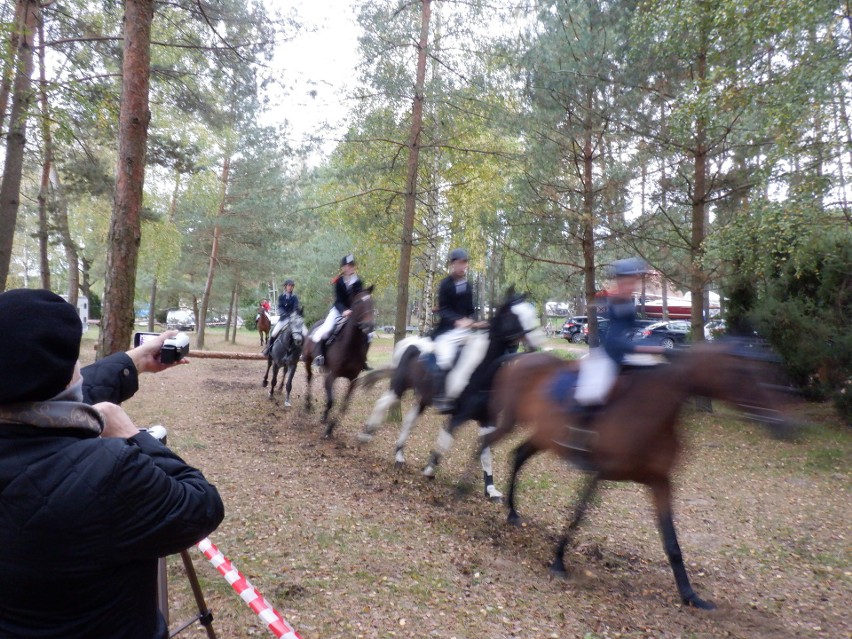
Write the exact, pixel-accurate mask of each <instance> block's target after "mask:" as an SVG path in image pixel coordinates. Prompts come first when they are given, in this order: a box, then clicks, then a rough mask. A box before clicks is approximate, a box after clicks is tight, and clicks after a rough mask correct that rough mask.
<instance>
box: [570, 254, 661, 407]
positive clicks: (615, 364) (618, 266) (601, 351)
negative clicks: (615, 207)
mask: <svg viewBox="0 0 852 639" xmlns="http://www.w3.org/2000/svg"><path fill="white" fill-rule="evenodd" d="M610 269H611V272H612V275H613V276H614V278H615V288H614V289H613V290H612V291H611V292H610V295H609V296H608V297H607V313H606V317H607V319H608V320H609V329H608V330H607V332H606V334H605V335H604V336H603V338H602V340H601V347H600V348H592V349H589V355H588V356H587V357H584V358H583V359H582V360H580V376H579V378H578V380H577V390H576V393H575V396H574V398H575V400H576V402H577V408H578V412H579V413H580V417H581V421H582V422H588V421H590V419H591V417H593V416H594V414H595V413H596V412H597V409H598V408H600V406H602V405H603V404H604V403H605V402H606V399H607V397H608V396H609V393H610V390H612V387H613V386H614V385H615V380H616V379H617V378H618V374H619V372H620V371H621V369H622V368H623V367H624V366H625V364H628V365H630V364H631V362H630V360H631V359H632V358H631V355H632V354H634V353H645V354H655V355H659V354H663V353H665V352H666V349H665V348H664V347H662V346H648V345H644V344H640V343H637V342H636V341H634V340H633V335H634V334H635V333H636V330H637V328H638V325H637V323H636V319H637V316H636V303H635V301H634V296H635V294H636V293H638V292H639V291H640V290H641V286H642V278H643V277H644V276H645V275H647V274H648V273H650V272H651V271H650V269H649V267H648V265H647V263H646V262H645V261H644V260H643V259H641V258H638V257H630V258H626V259H622V260H616V261H615V262H613V263H612V264H611V265H610ZM637 363H638V362H637ZM640 365H641V364H640ZM645 365H647V364H645Z"/></svg>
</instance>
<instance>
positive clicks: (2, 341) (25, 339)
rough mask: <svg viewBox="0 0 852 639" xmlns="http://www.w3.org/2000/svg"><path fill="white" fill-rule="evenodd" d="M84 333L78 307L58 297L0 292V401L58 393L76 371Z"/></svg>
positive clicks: (30, 399)
mask: <svg viewBox="0 0 852 639" xmlns="http://www.w3.org/2000/svg"><path fill="white" fill-rule="evenodd" d="M82 334H83V325H82V324H81V323H80V316H79V315H77V311H76V309H75V308H74V307H73V306H71V304H69V303H68V302H66V301H65V300H64V299H62V298H61V297H59V296H58V295H56V294H54V293H51V292H50V291H46V290H42V289H37V290H36V289H26V288H19V289H15V290H12V291H6V292H5V293H0V404H12V403H14V402H35V401H43V400H46V399H50V398H51V397H54V396H55V395H58V394H59V393H60V392H61V391H62V390H63V389H64V388H65V387H66V386H68V384H69V383H70V382H71V377H72V376H73V375H74V366H75V365H76V364H77V359H78V358H79V356H80V337H81V336H82Z"/></svg>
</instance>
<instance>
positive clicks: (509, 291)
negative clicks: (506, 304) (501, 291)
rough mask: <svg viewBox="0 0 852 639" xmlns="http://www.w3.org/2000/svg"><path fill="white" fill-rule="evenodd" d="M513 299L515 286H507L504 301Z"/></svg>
mask: <svg viewBox="0 0 852 639" xmlns="http://www.w3.org/2000/svg"><path fill="white" fill-rule="evenodd" d="M514 297H515V285H514V284H509V288H508V289H507V290H506V299H507V300H510V299H512V298H514Z"/></svg>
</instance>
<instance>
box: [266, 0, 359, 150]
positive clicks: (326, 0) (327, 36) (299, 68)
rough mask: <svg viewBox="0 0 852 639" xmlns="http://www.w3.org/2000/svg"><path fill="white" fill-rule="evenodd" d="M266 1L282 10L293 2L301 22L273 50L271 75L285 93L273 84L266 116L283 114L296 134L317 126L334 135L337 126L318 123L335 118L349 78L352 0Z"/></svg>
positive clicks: (353, 44) (353, 43)
mask: <svg viewBox="0 0 852 639" xmlns="http://www.w3.org/2000/svg"><path fill="white" fill-rule="evenodd" d="M269 5H270V6H272V7H274V8H275V9H278V10H280V11H282V12H283V13H285V14H288V13H289V12H290V10H291V9H292V8H293V7H295V8H296V10H297V12H298V15H299V18H300V21H301V22H302V23H303V24H304V27H303V28H302V29H301V30H300V35H299V36H298V37H297V38H295V39H294V40H292V41H291V42H288V43H286V44H283V45H280V46H279V47H278V49H277V51H276V53H275V60H274V62H273V65H274V69H275V75H276V77H277V79H278V81H279V82H280V84H281V85H282V86H283V87H284V89H285V91H286V94H282V93H281V92H280V91H279V90H277V89H273V91H272V93H271V95H272V100H273V101H272V104H273V105H274V106H272V108H271V111H272V112H271V114H270V118H271V119H272V120H273V121H276V122H280V121H283V120H284V119H286V120H288V121H289V123H290V126H291V130H292V132H293V134H294V135H295V136H296V138H297V139H300V138H302V136H305V135H311V134H316V133H318V132H319V133H321V134H323V133H325V134H329V133H330V134H331V135H330V137H332V138H333V137H334V136H335V135H336V134H337V133H339V130H334V131H327V130H326V129H325V127H324V126H323V124H324V123H325V122H328V123H329V124H331V125H338V124H339V123H340V121H341V120H342V119H343V117H344V115H345V113H346V104H345V93H346V90H347V89H350V88H351V87H352V86H353V83H354V76H355V63H356V59H355V56H356V52H357V46H358V33H359V31H358V27H357V25H356V23H355V16H356V7H355V3H354V2H353V1H352V0H321V1H314V2H299V1H297V0H272V1H270V2H269ZM330 147H333V144H331V145H329V144H327V145H326V150H330Z"/></svg>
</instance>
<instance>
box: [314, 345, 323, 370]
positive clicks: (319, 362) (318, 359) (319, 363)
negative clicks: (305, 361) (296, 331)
mask: <svg viewBox="0 0 852 639" xmlns="http://www.w3.org/2000/svg"><path fill="white" fill-rule="evenodd" d="M318 346H319V355H317V356H316V357H315V358H314V365H315V366H317V367H318V368H322V367H323V366H325V340H324V339H323V340H320V341H319V344H318Z"/></svg>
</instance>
